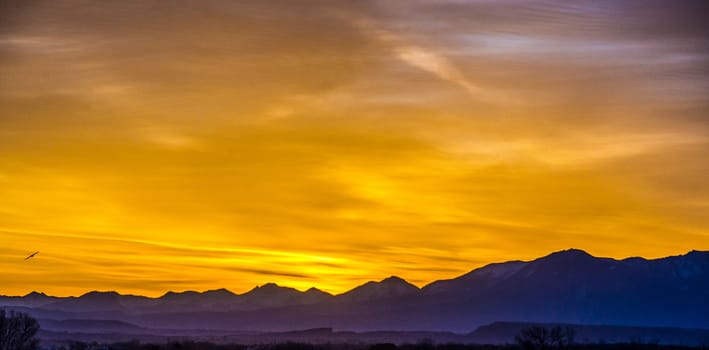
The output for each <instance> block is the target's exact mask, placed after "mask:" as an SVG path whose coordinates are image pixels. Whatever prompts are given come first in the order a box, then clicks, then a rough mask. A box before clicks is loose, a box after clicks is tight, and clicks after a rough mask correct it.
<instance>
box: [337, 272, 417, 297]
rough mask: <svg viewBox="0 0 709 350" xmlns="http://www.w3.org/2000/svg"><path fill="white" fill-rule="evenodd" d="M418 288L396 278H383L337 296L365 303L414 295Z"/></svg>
mask: <svg viewBox="0 0 709 350" xmlns="http://www.w3.org/2000/svg"><path fill="white" fill-rule="evenodd" d="M418 293H419V288H418V287H416V286H415V285H413V284H411V283H409V282H406V281H405V280H404V279H402V278H400V277H396V276H391V277H389V278H385V279H383V280H381V281H379V282H374V281H369V282H367V283H365V284H363V285H361V286H359V287H356V288H354V289H352V290H350V291H348V292H346V293H343V294H340V295H338V298H339V299H340V300H344V301H354V302H366V301H372V300H382V299H392V298H400V297H404V296H411V295H416V294H418Z"/></svg>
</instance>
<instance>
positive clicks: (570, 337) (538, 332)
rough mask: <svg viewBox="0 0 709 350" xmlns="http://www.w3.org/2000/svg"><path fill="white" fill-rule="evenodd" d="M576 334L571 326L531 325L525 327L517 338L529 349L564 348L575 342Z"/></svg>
mask: <svg viewBox="0 0 709 350" xmlns="http://www.w3.org/2000/svg"><path fill="white" fill-rule="evenodd" d="M574 336H575V331H574V329H573V327H570V326H565V327H562V326H560V325H557V326H553V327H551V328H546V327H542V326H531V327H529V328H525V329H523V330H522V331H521V332H520V334H519V335H517V336H516V337H515V340H516V341H517V344H519V345H520V346H521V347H522V348H523V349H527V350H545V349H564V348H568V347H570V346H571V345H572V344H573V343H574Z"/></svg>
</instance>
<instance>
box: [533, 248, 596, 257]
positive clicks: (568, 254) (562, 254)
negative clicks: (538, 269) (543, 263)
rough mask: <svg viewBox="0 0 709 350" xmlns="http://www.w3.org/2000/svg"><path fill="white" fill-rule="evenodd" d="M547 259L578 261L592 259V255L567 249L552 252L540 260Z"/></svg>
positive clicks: (578, 250) (583, 251)
mask: <svg viewBox="0 0 709 350" xmlns="http://www.w3.org/2000/svg"><path fill="white" fill-rule="evenodd" d="M549 258H553V259H556V258H561V259H579V258H583V259H585V258H594V256H593V255H591V254H589V253H587V252H586V251H585V250H581V249H576V248H569V249H566V250H560V251H558V252H553V253H551V254H549V255H547V256H545V257H543V258H542V259H549Z"/></svg>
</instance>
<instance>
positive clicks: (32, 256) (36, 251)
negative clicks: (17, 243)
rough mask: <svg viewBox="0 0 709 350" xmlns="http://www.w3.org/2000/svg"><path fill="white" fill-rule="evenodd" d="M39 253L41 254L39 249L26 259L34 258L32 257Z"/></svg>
mask: <svg viewBox="0 0 709 350" xmlns="http://www.w3.org/2000/svg"><path fill="white" fill-rule="evenodd" d="M37 254H39V251H36V252H34V253H32V254H30V255H29V256H28V257H26V258H25V260H27V259H29V258H32V257H34V256H35V255H37Z"/></svg>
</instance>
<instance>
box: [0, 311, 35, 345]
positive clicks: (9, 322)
mask: <svg viewBox="0 0 709 350" xmlns="http://www.w3.org/2000/svg"><path fill="white" fill-rule="evenodd" d="M37 331H39V323H37V320H35V319H34V318H32V317H31V316H30V315H27V314H24V313H19V312H18V313H16V312H14V311H10V313H9V314H8V313H7V312H6V311H5V310H4V309H0V350H36V349H37V348H39V340H38V339H37V338H35V335H36V334H37Z"/></svg>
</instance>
